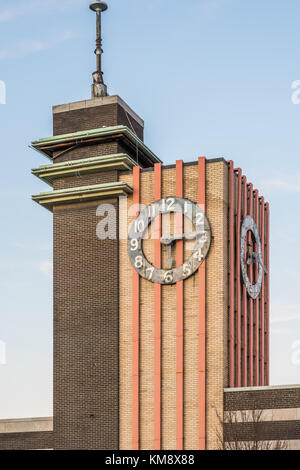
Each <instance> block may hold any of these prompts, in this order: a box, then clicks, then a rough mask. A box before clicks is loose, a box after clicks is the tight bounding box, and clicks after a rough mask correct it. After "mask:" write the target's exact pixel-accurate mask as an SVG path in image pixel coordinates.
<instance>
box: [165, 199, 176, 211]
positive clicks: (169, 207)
mask: <svg viewBox="0 0 300 470" xmlns="http://www.w3.org/2000/svg"><path fill="white" fill-rule="evenodd" d="M174 204H175V199H174V198H172V197H170V198H169V199H167V211H168V212H170V211H172V210H173V206H174Z"/></svg>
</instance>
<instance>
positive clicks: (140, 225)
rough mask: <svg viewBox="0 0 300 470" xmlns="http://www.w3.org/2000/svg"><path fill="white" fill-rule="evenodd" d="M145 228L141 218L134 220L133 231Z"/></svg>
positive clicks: (140, 230) (141, 230)
mask: <svg viewBox="0 0 300 470" xmlns="http://www.w3.org/2000/svg"><path fill="white" fill-rule="evenodd" d="M144 230H145V222H144V221H143V220H136V221H135V232H136V233H138V232H143V231H144Z"/></svg>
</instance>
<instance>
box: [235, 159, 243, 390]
mask: <svg viewBox="0 0 300 470" xmlns="http://www.w3.org/2000/svg"><path fill="white" fill-rule="evenodd" d="M235 171H236V172H237V176H238V184H237V208H236V212H237V214H236V268H235V270H236V386H237V387H240V386H241V365H242V364H241V363H242V361H241V353H242V343H241V338H242V318H241V317H242V314H241V209H242V170H241V169H240V168H238V169H236V170H235Z"/></svg>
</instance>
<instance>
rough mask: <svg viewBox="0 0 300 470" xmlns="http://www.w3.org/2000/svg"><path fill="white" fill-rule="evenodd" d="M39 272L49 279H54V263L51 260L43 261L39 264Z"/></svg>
mask: <svg viewBox="0 0 300 470" xmlns="http://www.w3.org/2000/svg"><path fill="white" fill-rule="evenodd" d="M39 270H40V272H41V273H43V274H45V276H47V277H52V274H53V262H52V261H51V260H45V261H41V262H40V263H39Z"/></svg>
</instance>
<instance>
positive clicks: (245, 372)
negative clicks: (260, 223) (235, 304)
mask: <svg viewBox="0 0 300 470" xmlns="http://www.w3.org/2000/svg"><path fill="white" fill-rule="evenodd" d="M242 181H243V219H244V218H245V217H247V197H248V189H247V179H246V177H245V176H243V178H242ZM239 262H240V260H239ZM242 304H243V317H244V323H243V386H244V387H247V385H248V299H247V289H246V286H245V284H244V283H243V292H242Z"/></svg>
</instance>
